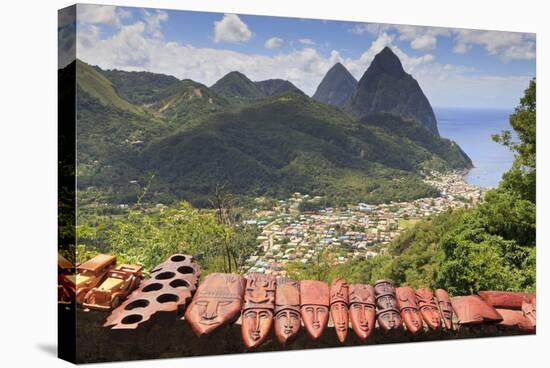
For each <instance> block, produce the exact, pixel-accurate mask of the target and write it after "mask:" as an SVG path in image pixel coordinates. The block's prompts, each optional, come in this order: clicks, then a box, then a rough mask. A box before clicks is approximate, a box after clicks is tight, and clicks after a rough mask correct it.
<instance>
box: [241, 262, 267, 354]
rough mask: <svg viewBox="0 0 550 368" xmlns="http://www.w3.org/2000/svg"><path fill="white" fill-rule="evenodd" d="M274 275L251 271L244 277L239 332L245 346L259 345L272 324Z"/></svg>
mask: <svg viewBox="0 0 550 368" xmlns="http://www.w3.org/2000/svg"><path fill="white" fill-rule="evenodd" d="M274 308H275V277H274V276H271V275H264V274H261V273H251V274H249V275H248V276H247V279H246V290H245V293H244V306H243V313H242V320H241V323H242V324H241V334H242V337H243V341H244V344H245V345H246V347H247V348H255V347H258V346H260V345H261V344H262V343H263V342H264V341H265V340H266V338H267V336H268V334H269V330H270V329H271V325H272V324H273V311H274Z"/></svg>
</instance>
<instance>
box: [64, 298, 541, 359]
mask: <svg viewBox="0 0 550 368" xmlns="http://www.w3.org/2000/svg"><path fill="white" fill-rule="evenodd" d="M59 308H60V312H61V316H65V317H67V318H74V312H73V311H71V310H67V309H66V307H65V306H60V307H59ZM107 315H108V312H98V311H90V312H84V311H83V310H81V309H78V310H77V313H76V320H77V326H76V349H77V352H78V354H77V361H76V362H77V363H99V362H107V361H126V360H141V359H159V358H176V357H192V356H205V355H222V354H239V353H248V352H270V351H286V350H301V349H319V348H332V347H339V346H360V345H377V344H390V343H405V342H421V341H445V340H456V339H464V338H481V337H498V336H516V335H532V334H533V333H528V332H525V331H521V330H519V329H516V328H507V327H504V326H497V325H494V324H482V325H476V326H467V327H466V326H460V327H459V328H457V329H456V330H453V331H445V330H442V331H437V332H433V331H427V330H424V332H421V333H420V334H419V335H418V336H409V335H408V334H407V333H406V332H405V331H404V330H403V331H401V332H399V333H398V334H396V335H391V336H389V335H386V334H384V333H383V332H382V331H380V330H379V329H378V328H377V329H375V331H374V332H373V334H372V335H371V336H370V337H369V339H368V340H367V342H365V343H363V342H361V341H360V340H359V339H358V338H357V337H356V336H355V334H354V333H353V331H352V330H351V329H350V331H349V333H348V337H347V339H346V341H345V343H343V344H340V342H339V341H338V339H337V337H336V332H335V331H334V328H333V327H331V326H329V327H327V329H326V330H325V332H324V333H323V335H322V336H321V337H320V339H319V340H318V341H312V340H311V339H310V338H309V337H308V336H307V334H306V332H305V330H304V328H303V327H302V329H301V330H300V333H299V334H298V336H297V338H296V340H295V341H294V342H292V343H290V344H289V345H288V346H286V347H282V346H281V345H280V344H279V343H278V342H277V340H276V339H275V336H274V335H273V330H272V331H271V332H270V336H269V338H268V340H267V341H266V342H265V343H264V344H263V345H261V346H260V347H259V348H257V349H254V350H248V349H246V347H245V346H244V344H243V342H242V338H241V326H240V324H239V322H237V323H235V324H233V325H228V326H221V327H220V328H218V329H217V330H215V331H214V332H213V333H212V334H210V335H205V336H203V337H201V338H199V337H197V336H196V335H195V334H194V333H193V331H192V330H191V328H190V327H189V325H188V324H187V323H186V322H185V321H181V320H174V319H173V317H171V318H163V317H162V316H161V317H158V318H156V319H155V320H154V321H152V323H150V324H148V325H147V326H144V327H143V328H140V329H137V330H133V331H125V332H119V331H113V330H110V329H108V328H105V327H103V323H104V322H105V319H106V317H107Z"/></svg>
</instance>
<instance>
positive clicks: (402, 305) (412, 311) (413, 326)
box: [395, 287, 422, 335]
mask: <svg viewBox="0 0 550 368" xmlns="http://www.w3.org/2000/svg"><path fill="white" fill-rule="evenodd" d="M395 293H396V295H397V304H398V306H399V310H400V312H401V318H402V319H403V323H404V324H405V326H406V327H407V331H409V332H410V333H411V334H413V335H415V334H417V333H418V332H420V331H421V330H422V316H421V315H420V311H419V310H418V306H417V305H416V296H415V295H414V289H413V288H410V287H399V288H397V289H396V291H395Z"/></svg>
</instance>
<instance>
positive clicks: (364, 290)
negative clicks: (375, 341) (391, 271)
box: [349, 284, 376, 341]
mask: <svg viewBox="0 0 550 368" xmlns="http://www.w3.org/2000/svg"><path fill="white" fill-rule="evenodd" d="M375 303H376V301H375V298H374V288H373V287H372V286H370V285H365V284H351V285H349V317H350V319H351V327H352V328H353V331H355V334H356V335H357V337H359V339H361V340H362V341H365V340H366V339H367V338H368V337H369V336H370V334H371V333H372V331H374V325H375V321H376V304H375Z"/></svg>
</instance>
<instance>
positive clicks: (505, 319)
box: [497, 309, 535, 332]
mask: <svg viewBox="0 0 550 368" xmlns="http://www.w3.org/2000/svg"><path fill="white" fill-rule="evenodd" d="M497 312H498V313H499V314H500V315H501V316H502V321H500V322H499V323H498V324H499V325H500V326H504V327H507V328H515V329H519V330H522V331H528V332H534V331H535V325H534V324H533V323H532V322H531V320H529V318H527V317H525V316H524V315H523V312H522V311H518V310H512V309H497Z"/></svg>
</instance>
